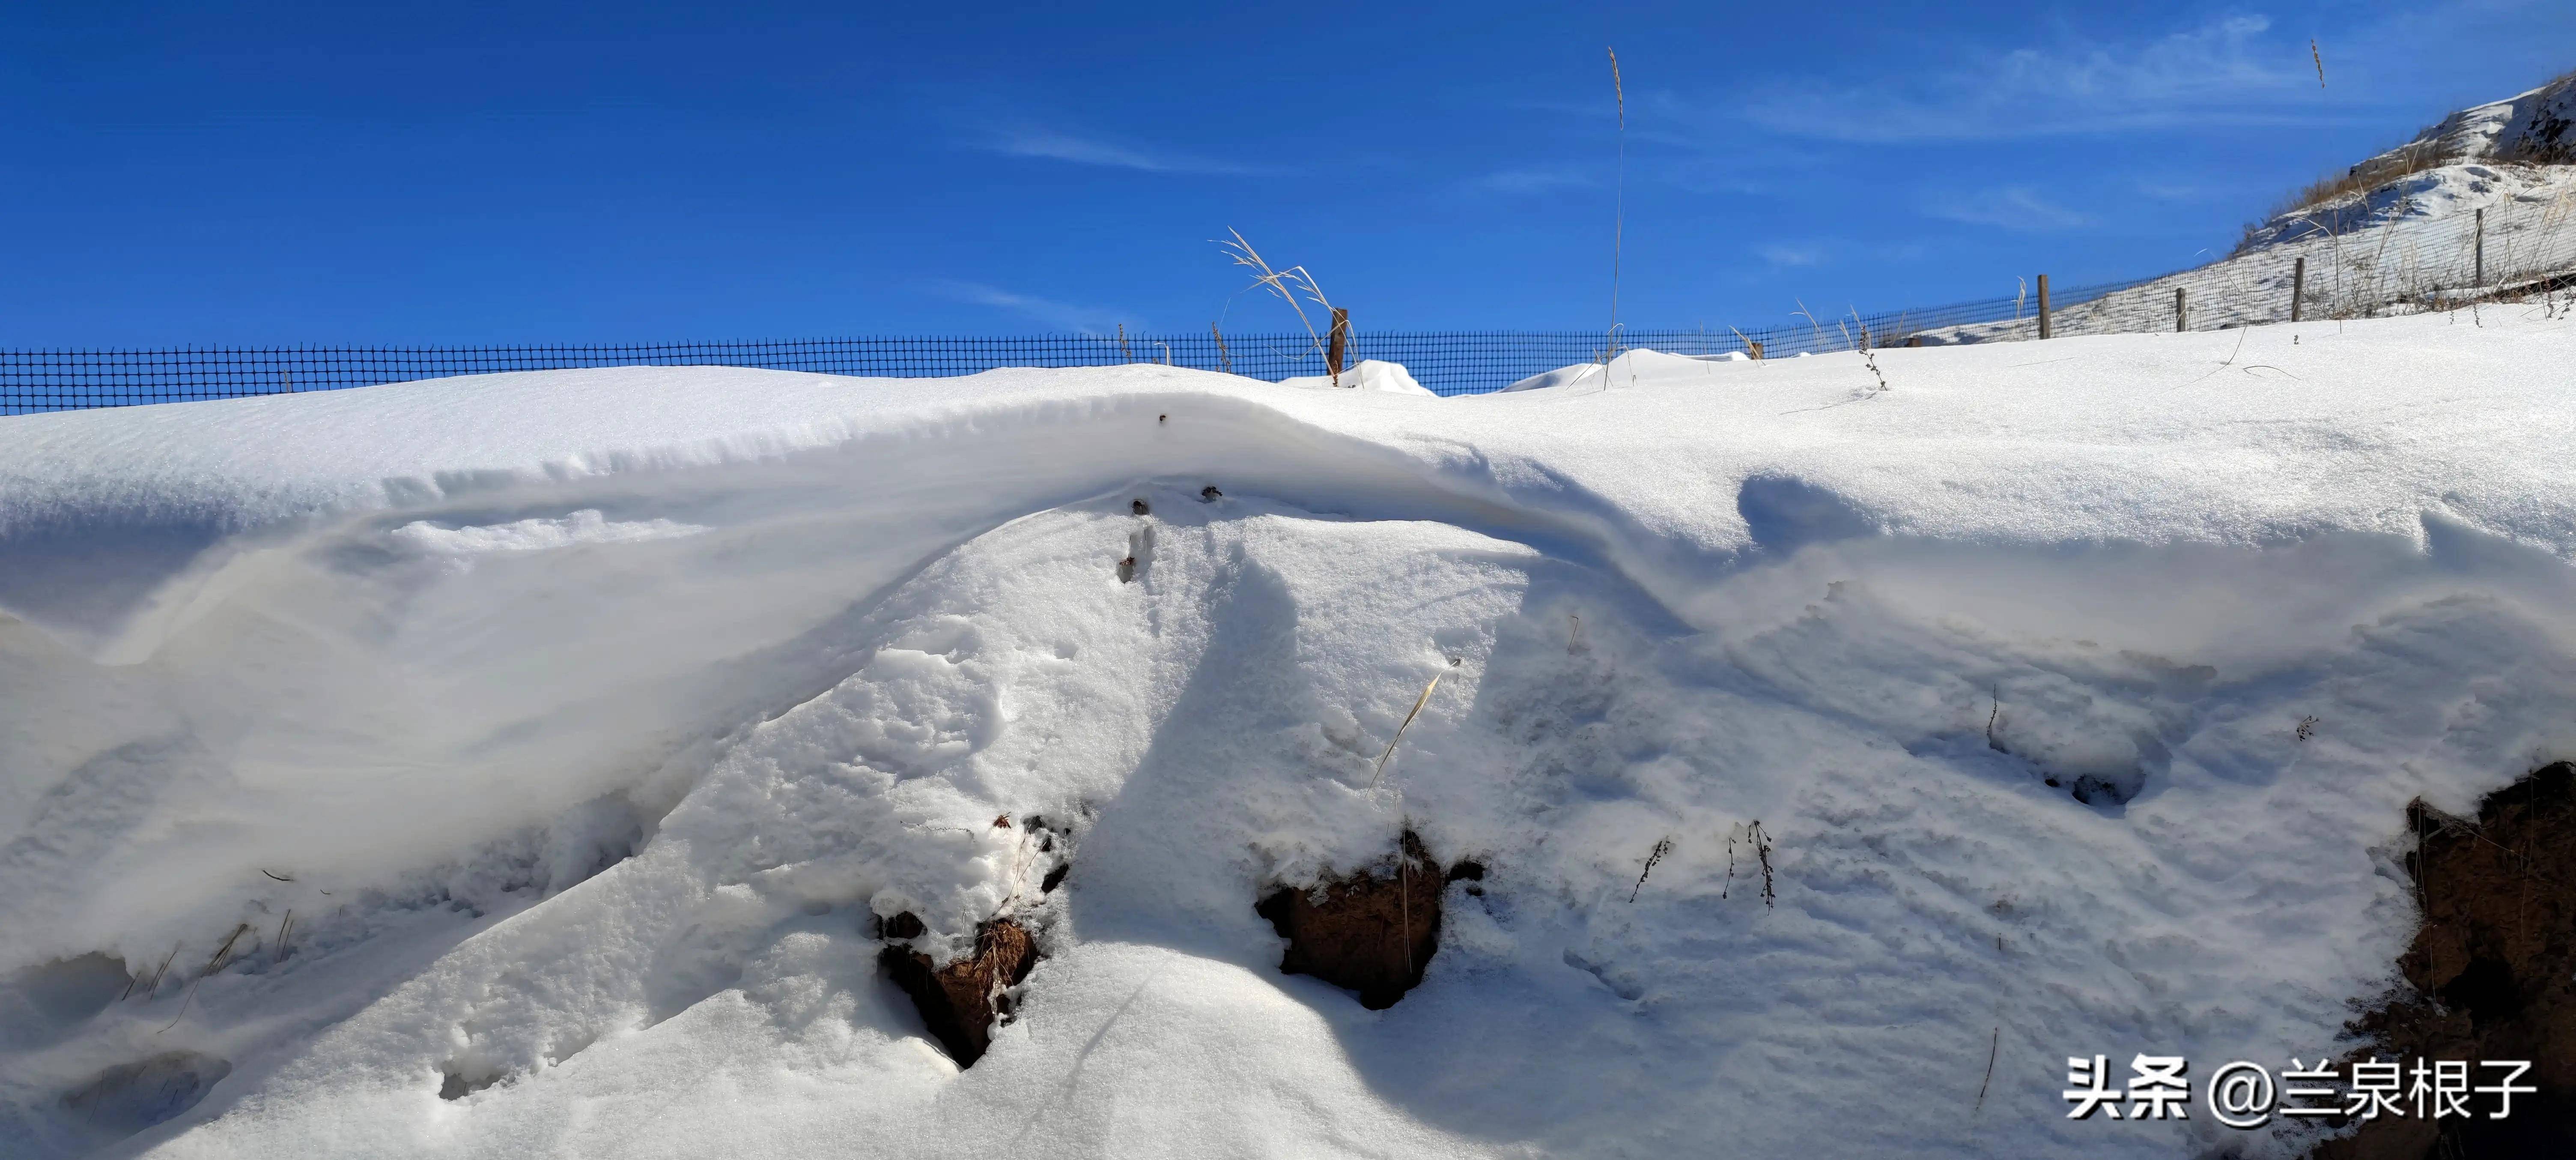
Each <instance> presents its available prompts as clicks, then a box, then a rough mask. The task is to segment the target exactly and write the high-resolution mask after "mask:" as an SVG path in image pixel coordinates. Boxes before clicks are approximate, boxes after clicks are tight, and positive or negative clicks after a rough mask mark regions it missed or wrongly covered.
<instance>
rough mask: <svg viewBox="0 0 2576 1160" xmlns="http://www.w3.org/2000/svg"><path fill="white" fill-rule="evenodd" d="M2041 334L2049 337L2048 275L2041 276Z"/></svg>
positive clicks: (2043, 336) (2042, 336)
mask: <svg viewBox="0 0 2576 1160" xmlns="http://www.w3.org/2000/svg"><path fill="white" fill-rule="evenodd" d="M2039 336H2040V337H2041V338H2046V337H2048V275H2046V274H2042V275H2040V276H2039Z"/></svg>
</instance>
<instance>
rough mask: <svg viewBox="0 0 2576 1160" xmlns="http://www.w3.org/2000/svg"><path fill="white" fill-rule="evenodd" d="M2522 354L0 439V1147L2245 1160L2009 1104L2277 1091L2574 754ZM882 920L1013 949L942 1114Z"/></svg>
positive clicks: (2544, 487) (2478, 349)
mask: <svg viewBox="0 0 2576 1160" xmlns="http://www.w3.org/2000/svg"><path fill="white" fill-rule="evenodd" d="M2543 315H2544V311H2543V310H2541V309H2540V308H2538V307H2530V308H2525V307H2513V308H2501V309H2500V308H2494V307H2490V308H2489V309H2488V310H2487V312H2486V313H2485V314H2484V316H2483V318H2482V319H2479V320H2472V319H2470V318H2468V317H2466V316H2463V317H2461V318H2459V319H2457V320H2453V319H2451V318H2449V317H2446V316H2442V315H2427V316H2418V317H2411V318H2402V319H2383V320H2373V321H2365V322H2356V323H2350V324H2344V325H2338V324H2336V323H2332V322H2324V323H2312V324H2307V325H2302V326H2296V327H2292V326H2273V327H2259V328H2254V329H2251V330H2246V331H2240V332H2236V333H2229V334H2212V333H2200V334H2179V335H2177V334H2154V333H2150V334H2133V335H2123V336H2113V337H2101V338H2073V339H2067V340H2063V341H2061V342H2059V343H2057V344H2056V345H2055V346H2054V347H2052V348H2051V349H2050V350H2049V351H2048V352H2046V353H2047V354H2048V357H2047V358H2045V359H2035V358H2034V357H2033V356H2032V353H2031V351H2032V348H2030V347H2027V346H1987V347H1970V348H1962V349H1938V350H1932V349H1927V350H1890V351H1882V352H1878V353H1877V355H1876V360H1877V369H1878V372H1880V373H1883V375H1884V383H1885V389H1882V388H1881V383H1880V380H1879V378H1878V377H1877V375H1875V374H1873V372H1872V371H1871V370H1870V369H1869V368H1868V367H1866V366H1865V365H1864V364H1863V362H1862V360H1861V359H1860V357H1859V356H1857V355H1854V354H1839V355H1830V356H1821V357H1813V358H1803V359H1795V360H1789V359H1775V360H1772V361H1769V362H1744V361H1714V360H1689V359H1636V358H1629V359H1622V360H1620V361H1619V362H1618V363H1616V364H1614V365H1613V366H1612V368H1610V371H1609V373H1606V374H1602V373H1595V374H1592V375H1589V376H1581V377H1576V376H1568V378H1569V384H1568V385H1563V386H1557V387H1554V388H1550V389H1537V390H1530V391H1524V392H1517V393H1512V394H1503V395H1493V396H1486V397H1477V398H1465V399H1446V400H1444V399H1435V398H1427V397H1422V396H1418V395H1413V394H1409V393H1406V392H1403V391H1402V390H1400V389H1398V388H1390V389H1385V390H1374V391H1329V390H1325V391H1310V390H1294V389H1283V388H1281V387H1278V386H1274V385H1270V384H1263V383H1256V382H1252V381H1249V380H1243V379H1236V378H1230V377H1226V376H1220V375H1213V374H1206V373H1200V372H1192V371H1186V370H1173V369H1168V368H1161V367H1152V366H1130V367H1117V368H1106V369H1097V370H1066V371H996V372H991V373H988V374H984V375H978V376H974V377H972V378H967V379H955V380H900V381H895V380H888V381H867V380H852V379H840V378H832V377H828V376H820V375H802V374H789V373H783V372H764V371H739V370H724V369H715V368H673V369H651V368H639V369H622V370H600V371H562V372H545V373H532V374H500V375H488V376H480V377H475V378H468V379H454V380H444V381H437V382H428V383H416V384H405V385H399V386H391V387H377V388H366V389H357V390H348V391H335V392H329V393H322V394H312V395H300V396H279V397H272V398H262V399H249V400H239V401H230V402H217V403H193V404H181V405H175V406H163V407H146V408H132V409H124V410H114V411H94V412H74V413H64V414H55V415H40V416H29V417H18V418H11V419H7V420H0V561H5V565H0V609H5V610H6V612H7V616H6V617H5V618H0V842H5V844H0V932H5V936H0V1152H5V1153H6V1154H8V1155H10V1156H12V1157H20V1156H24V1157H63V1156H73V1155H82V1154H100V1155H132V1154H150V1155H154V1156H166V1157H270V1156H320V1155H329V1156H494V1155H513V1156H518V1155H565V1156H570V1155H585V1156H587V1155H600V1156H609V1155H614V1156H620V1157H638V1156H706V1155H756V1156H763V1157H779V1158H792V1157H809V1156H810V1157H826V1156H828V1157H846V1156H851V1155H869V1156H965V1155H991V1154H997V1153H1003V1152H1015V1153H1016V1152H1029V1153H1035V1154H1043V1155H1048V1156H1101V1157H1140V1156H1176V1157H1178V1156H1186V1157H1194V1158H1195V1157H1207V1156H1340V1155H1366V1156H1404V1157H1424V1156H1478V1157H1482V1156H1530V1155H1586V1156H1629V1155H1657V1156H1665V1155H1703V1154H1727V1155H1740V1156H1749V1157H1785V1156H1799V1157H1810V1156H1851V1155H1889V1156H1906V1155H1923V1156H1934V1155H1962V1154H1985V1155H1997V1156H2015V1157H2023V1156H2041V1155H2064V1156H2078V1155H2080V1156H2139V1157H2148V1156H2153V1157H2170V1156H2175V1155H2190V1154H2215V1153H2217V1152H2218V1151H2219V1150H2222V1149H2229V1148H2239V1147H2241V1148H2244V1149H2245V1150H2246V1154H2248V1155H2257V1156H2259V1155H2285V1154H2290V1153H2293V1152H2296V1151H2297V1150H2298V1149H2299V1148H2300V1147H2301V1146H2302V1144H2303V1142H2302V1140H2301V1139H2299V1138H2297V1137H2295V1136H2292V1135H2287V1134H2282V1135H2272V1134H2261V1133H2257V1134H2252V1135H2246V1134H2240V1133H2237V1132H2234V1131H2231V1130H2228V1129H2224V1128H2221V1127H2219V1126H2218V1125H2216V1124H2215V1123H2213V1122H2212V1121H2211V1120H2210V1119H2209V1118H2208V1117H2206V1116H2195V1117H2194V1118H2193V1119H2191V1120H2188V1121H2181V1122H2126V1121H2109V1120H2104V1119H2102V1118H2099V1117H2096V1118H2094V1119H2090V1120H2084V1121H2071V1120H2069V1119H2068V1118H2067V1117H2066V1112H2067V1110H2068V1109H2067V1105H2066V1103H2065V1102H2064V1101H2063V1100H2061V1099H2060V1097H2059V1092H2060V1090H2061V1089H2062V1088H2063V1087H2064V1086H2065V1084H2066V1079H2067V1076H2066V1071H2067V1068H2066V1060H2067V1057H2068V1056H2071V1055H2081V1056H2089V1055H2093V1054H2096V1053H2099V1054H2104V1055H2108V1056H2111V1057H2113V1058H2114V1059H2116V1060H2123V1061H2124V1060H2127V1059H2128V1058H2129V1057H2130V1056H2131V1055H2132V1054H2134V1053H2139V1052H2146V1053H2163V1054H2181V1055H2187V1056H2189V1057H2190V1058H2192V1059H2193V1060H2195V1061H2204V1062H2200V1066H2201V1067H2203V1068H2208V1067H2214V1066H2215V1065H2216V1064H2217V1063H2219V1062H2222V1061H2225V1060H2229V1059H2237V1058H2245V1059H2257V1060H2263V1061H2268V1062H2269V1063H2271V1064H2272V1065H2273V1066H2275V1067H2278V1066H2279V1065H2280V1064H2281V1063H2282V1062H2283V1061H2285V1060H2287V1059H2288V1058H2289V1057H2291V1056H2293V1055H2297V1056H2299V1057H2302V1058H2314V1057H2316V1056H2319V1055H2322V1054H2326V1053H2329V1052H2332V1051H2335V1050H2339V1048H2340V1040H2339V1036H2341V1034H2342V1033H2343V1028H2344V1024H2345V1021H2346V1020H2347V1019H2348V1018H2349V1017H2350V1016H2351V1015H2352V1012H2353V1010H2354V1007H2353V1005H2354V1004H2356V1003H2359V1002H2366V1001H2368V1000H2370V999H2372V998H2374V997H2376V996H2378V995H2380V994H2382V993H2383V992H2385V991H2386V990H2387V989H2388V988H2389V987H2390V986H2391V985H2392V983H2393V981H2394V980H2395V978H2396V974H2395V968H2394V965H2393V963H2394V960H2395V958H2396V956H2397V954H2398V953H2399V951H2400V950H2401V949H2402V948H2403V947H2404V946H2405V945H2406V943H2407V940H2408V939H2409V937H2410V935H2411V933H2412V927H2413V923H2414V919H2415V914H2416V911H2415V903H2414V900H2413V895H2412V892H2411V887H2410V885H2409V884H2408V883H2407V881H2406V880H2405V877H2404V874H2403V872H2402V869H2401V868H2400V866H2399V864H2398V862H2397V859H2398V858H2399V856H2400V854H2401V853H2402V850H2403V848H2404V844H2405V842H2406V841H2407V840H2408V839H2407V834H2406V830H2405V821H2404V814H2403V812H2402V811H2403V809H2404V807H2405V805H2406V803H2407V802H2408V801H2409V800H2410V799H2412V798H2415V797H2417V796H2418V795H2421V796H2423V797H2425V798H2426V799H2428V800H2429V801H2431V802H2432V803H2433V804H2435V805H2437V806H2440V807H2442V808H2444V809H2448V810H2452V811H2454V812H2458V811H2465V810H2467V809H2469V808H2471V807H2472V806H2473V805H2474V804H2475V802H2476V801H2477V799H2478V797H2479V796H2480V795H2481V794H2484V793H2486V792H2487V791H2490V790H2492V789H2495V788H2497V787H2499V786H2502V785H2505V784H2507V783H2509V782H2511V781H2512V780H2514V779H2515V778H2517V777H2519V776H2520V775H2522V774H2524V773H2526V772H2528V771H2529V770H2531V769H2532V768H2534V767H2535V766H2536V765H2538V764H2540V763H2543V762H2546V761H2549V760H2552V759H2554V758H2562V757H2570V756H2576V718H2571V717H2570V716H2569V715H2568V714H2567V712H2566V706H2567V705H2568V704H2570V703H2572V702H2576V571H2571V569H2570V567H2569V565H2570V563H2571V562H2576V467H2570V466H2569V460H2568V458H2567V457H2566V455H2565V454H2564V448H2565V447H2566V445H2567V443H2568V441H2569V439H2570V437H2571V435H2576V357H2570V356H2571V355H2576V321H2569V320H2568V319H2566V318H2564V317H2558V318H2549V317H2544V316H2543ZM1388 381H1389V382H1393V381H1394V380H1393V379H1392V378H1389V380H1388ZM1399 387H1400V384H1399ZM1435 677H1437V678H1440V680H1439V683H1438V684H1437V686H1436V687H1435V688H1432V689H1431V691H1430V694H1429V696H1428V697H1427V699H1423V700H1421V701H1420V703H1419V710H1420V712H1419V716H1418V717H1415V718H1414V719H1412V721H1411V725H1410V727H1409V728H1404V726H1403V723H1404V722H1405V720H1406V719H1407V714H1408V710H1409V709H1412V708H1414V707H1416V704H1417V698H1422V696H1423V691H1424V690H1425V688H1426V686H1429V685H1430V684H1431V682H1432V681H1433V679H1434V678H1435ZM1399 729H1402V730H1403V732H1402V736H1401V740H1400V742H1399V741H1398V738H1397V734H1398V731H1399ZM1391 743H1392V744H1393V745H1394V748H1393V750H1392V756H1391V757H1389V756H1386V754H1387V753H1388V747H1389V746H1390V744H1391ZM1381 763H1382V770H1381ZM1408 829H1409V830H1410V831H1412V832H1414V833H1417V834H1419V835H1420V836H1421V840H1422V843H1423V845H1424V846H1425V847H1426V849H1427V852H1428V854H1429V856H1430V857H1432V858H1434V859H1436V860H1437V861H1438V863H1439V864H1440V865H1443V866H1449V865H1454V864H1457V863H1461V862H1466V861H1473V862H1475V863H1477V864H1478V865H1479V866H1480V867H1481V869H1482V872H1483V873H1482V878H1481V880H1470V879H1463V878H1462V880H1460V881H1456V882H1452V883H1450V884H1449V885H1448V887H1447V888H1446V889H1447V893H1446V895H1445V902H1444V917H1443V918H1442V920H1441V923H1440V941H1439V947H1438V950H1437V953H1436V955H1435V956H1434V957H1433V958H1432V959H1431V960H1430V963H1429V967H1428V971H1427V975H1426V977H1425V979H1424V981H1423V982H1422V984H1421V986H1419V987H1418V988H1416V989H1415V990H1413V991H1412V992H1411V993H1410V994H1408V995H1406V996H1405V997H1404V998H1403V999H1402V1001H1401V1002H1399V1003H1397V1004H1395V1005H1394V1006H1393V1007H1391V1008H1388V1009H1386V1010H1383V1011H1370V1010H1365V1009H1363V1008H1362V1007H1361V1006H1360V1005H1359V1003H1358V1002H1356V1001H1355V1000H1354V998H1353V997H1352V996H1351V995H1350V994H1349V993H1347V992H1344V991H1341V990H1338V989H1336V988H1335V987H1333V986H1330V985H1327V984H1325V983H1323V982H1320V981H1317V980H1316V979H1314V978H1309V977H1305V976H1291V975H1285V974H1282V973H1281V972H1280V971H1279V969H1278V966H1279V963H1280V961H1281V954H1282V942H1281V939H1280V938H1279V937H1278V936H1277V935H1276V934H1274V933H1273V929H1272V926H1271V925H1270V923H1268V922H1267V921H1265V920H1264V919H1263V918H1262V917H1261V916H1260V915H1258V914H1256V912H1255V909H1254V908H1255V904H1256V902H1257V901H1258V900H1259V898H1260V897H1261V896H1262V895H1263V893H1264V892H1265V891H1267V890H1269V889H1271V888H1273V887H1274V886H1279V885H1287V886H1291V887H1294V886H1303V885H1307V884H1311V883H1315V882H1318V881H1320V880H1323V879H1325V878H1326V877H1328V876H1331V875H1334V874H1338V873H1342V872H1347V871H1350V870H1352V869H1354V868H1357V867H1361V866H1364V865H1367V864H1369V863H1370V862H1372V861H1373V860H1377V859H1379V858H1382V857H1384V856H1386V855H1387V854H1389V853H1390V852H1392V851H1393V850H1394V849H1395V848H1396V846H1397V841H1398V835H1399V834H1400V833H1402V832H1404V831H1406V830H1408ZM903 914H911V915H916V916H918V918H919V919H920V920H921V921H922V923H923V926H924V930H923V932H922V933H921V934H920V935H919V936H918V937H916V938H913V939H912V940H911V941H910V942H909V943H908V944H907V945H909V946H913V947H917V948H919V949H921V950H922V951H924V952H925V953H928V954H932V955H935V956H937V957H939V958H942V959H944V958H946V957H948V956H951V955H954V954H956V953H958V952H959V951H960V950H962V949H963V948H964V947H965V946H966V945H967V944H968V943H969V942H970V941H971V938H972V936H973V933H974V932H975V930H976V929H977V926H978V924H980V923H984V922H986V921H987V920H990V919H993V918H995V917H996V916H1007V917H1010V918H1012V919H1014V920H1015V921H1016V922H1018V923H1020V924H1022V925H1024V926H1025V927H1026V928H1027V929H1030V930H1033V931H1034V932H1036V935H1037V940H1038V948H1039V950H1040V952H1041V953H1042V954H1043V956H1044V957H1043V959H1042V961H1040V962H1039V963H1038V964H1037V966H1036V967H1035V969H1034V970H1033V971H1032V972H1031V973H1030V974H1029V975H1028V976H1027V978H1026V981H1025V982H1024V983H1022V984H1020V985H1019V986H1018V987H1017V988H1016V989H1015V999H1016V1001H1015V1004H1014V1006H1015V1015H1014V1016H1013V1018H1012V1019H1011V1020H1010V1021H1009V1022H1007V1023H1006V1024H1004V1025H1002V1026H1000V1027H999V1028H998V1029H997V1030H996V1031H995V1032H994V1037H993V1044H992V1047H991V1050H990V1053H989V1054H987V1055H985V1056H984V1057H983V1058H982V1059H981V1060H980V1061H978V1062H976V1063H975V1064H974V1066H972V1067H971V1068H967V1069H963V1070H961V1069H960V1068H958V1067H957V1066H956V1065H955V1064H954V1063H953V1062H952V1061H951V1060H950V1059H949V1058H948V1057H947V1056H946V1055H944V1054H943V1053H942V1052H941V1051H940V1049H939V1048H938V1047H937V1046H936V1045H935V1044H934V1043H933V1042H932V1041H931V1039H929V1038H928V1037H927V1036H926V1035H925V1029H924V1024H923V1022H922V1017H921V1016H920V1015H919V1014H917V1013H916V1011H915V1010H914V1008H913V1007H912V1006H911V1004H910V1002H909V1001H908V1000H907V998H906V996H905V994H904V993H903V992H901V991H899V990H897V989H896V988H895V986H894V985H893V984H892V983H890V982H889V981H888V980H887V979H886V977H885V976H884V975H883V974H881V973H880V971H879V968H878V963H879V958H880V953H881V950H882V948H883V946H884V940H885V938H886V937H888V936H892V937H897V938H900V937H903V936H902V935H901V934H899V933H896V932H892V931H890V930H889V929H888V927H887V920H889V919H893V918H896V917H897V916H899V915H903ZM2195 1074H2206V1072H2205V1071H2204V1072H2199V1073H2195ZM2266 1131H2267V1132H2274V1133H2279V1132H2286V1131H2287V1130H2286V1129H2279V1128H2274V1129H2267V1130H2266Z"/></svg>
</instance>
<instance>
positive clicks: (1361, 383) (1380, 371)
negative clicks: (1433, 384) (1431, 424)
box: [1279, 358, 1439, 398]
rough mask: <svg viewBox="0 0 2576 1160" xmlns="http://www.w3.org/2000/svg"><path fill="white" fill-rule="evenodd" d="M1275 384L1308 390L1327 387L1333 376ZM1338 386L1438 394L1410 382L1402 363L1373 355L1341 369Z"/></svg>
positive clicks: (1363, 389) (1332, 384)
mask: <svg viewBox="0 0 2576 1160" xmlns="http://www.w3.org/2000/svg"><path fill="white" fill-rule="evenodd" d="M1279 385H1280V386H1283V387H1297V388H1301V389H1304V390H1310V391H1320V390H1331V389H1334V387H1335V386H1336V384H1335V383H1334V381H1333V376H1331V375H1313V376H1309V377H1306V378H1295V379H1282V380H1280V382H1279ZM1338 386H1339V387H1340V389H1342V390H1346V391H1349V390H1360V391H1383V392H1385V393H1388V394H1394V395H1430V396H1432V397H1434V398H1437V397H1439V396H1438V393H1437V392H1434V391H1433V390H1432V389H1431V388H1429V387H1426V386H1423V385H1422V384H1421V383H1418V382H1415V381H1413V372H1411V371H1408V370H1406V369H1404V364H1403V363H1392V362H1380V361H1378V360H1377V359H1373V358H1364V359H1361V360H1360V361H1359V362H1358V364H1357V365H1354V366H1351V367H1349V368H1347V369H1345V370H1344V371H1342V377H1341V382H1340V383H1339V384H1338Z"/></svg>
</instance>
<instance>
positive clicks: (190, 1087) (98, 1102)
mask: <svg viewBox="0 0 2576 1160" xmlns="http://www.w3.org/2000/svg"><path fill="white" fill-rule="evenodd" d="M232 1070H233V1065H232V1064H230V1063H227V1062H225V1061H223V1060H220V1059H217V1058H215V1057H213V1056H211V1055H200V1054H198V1053H196V1052H193V1051H171V1052H165V1053H163V1054H160V1055H156V1056H153V1057H152V1058H150V1059H146V1060H143V1061H141V1062H139V1063H120V1064H118V1065H116V1066H115V1067H111V1068H108V1069H107V1070H106V1071H102V1072H100V1073H98V1074H97V1075H96V1076H94V1077H92V1078H91V1079H90V1081H89V1082H88V1083H85V1084H82V1085H81V1086H80V1087H78V1088H75V1089H73V1090H72V1091H71V1092H70V1093H69V1094H67V1095H65V1096H64V1097H63V1106H64V1107H66V1108H69V1109H70V1110H71V1111H72V1113H73V1114H75V1115H77V1116H79V1117H80V1118H81V1120H82V1121H83V1122H85V1123H86V1124H88V1125H89V1126H90V1127H91V1128H94V1129H104V1130H107V1131H112V1132H117V1133H119V1134H122V1135H132V1134H133V1133H136V1132H140V1131H142V1130H143V1129H145V1128H149V1127H151V1126H152V1125H154V1124H159V1123H163V1122H166V1121H169V1120H172V1119H176V1118H177V1117H178V1116H179V1114H180V1113H182V1112H185V1111H187V1110H188V1109H190V1108H193V1107H195V1106H197V1101H199V1100H202V1099H204V1098H206V1092H207V1090H208V1089H210V1088H213V1087H214V1086H215V1084H216V1083H218V1082H220V1081H221V1080H222V1079H223V1078H224V1076H226V1075H228V1074H231V1072H232Z"/></svg>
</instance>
